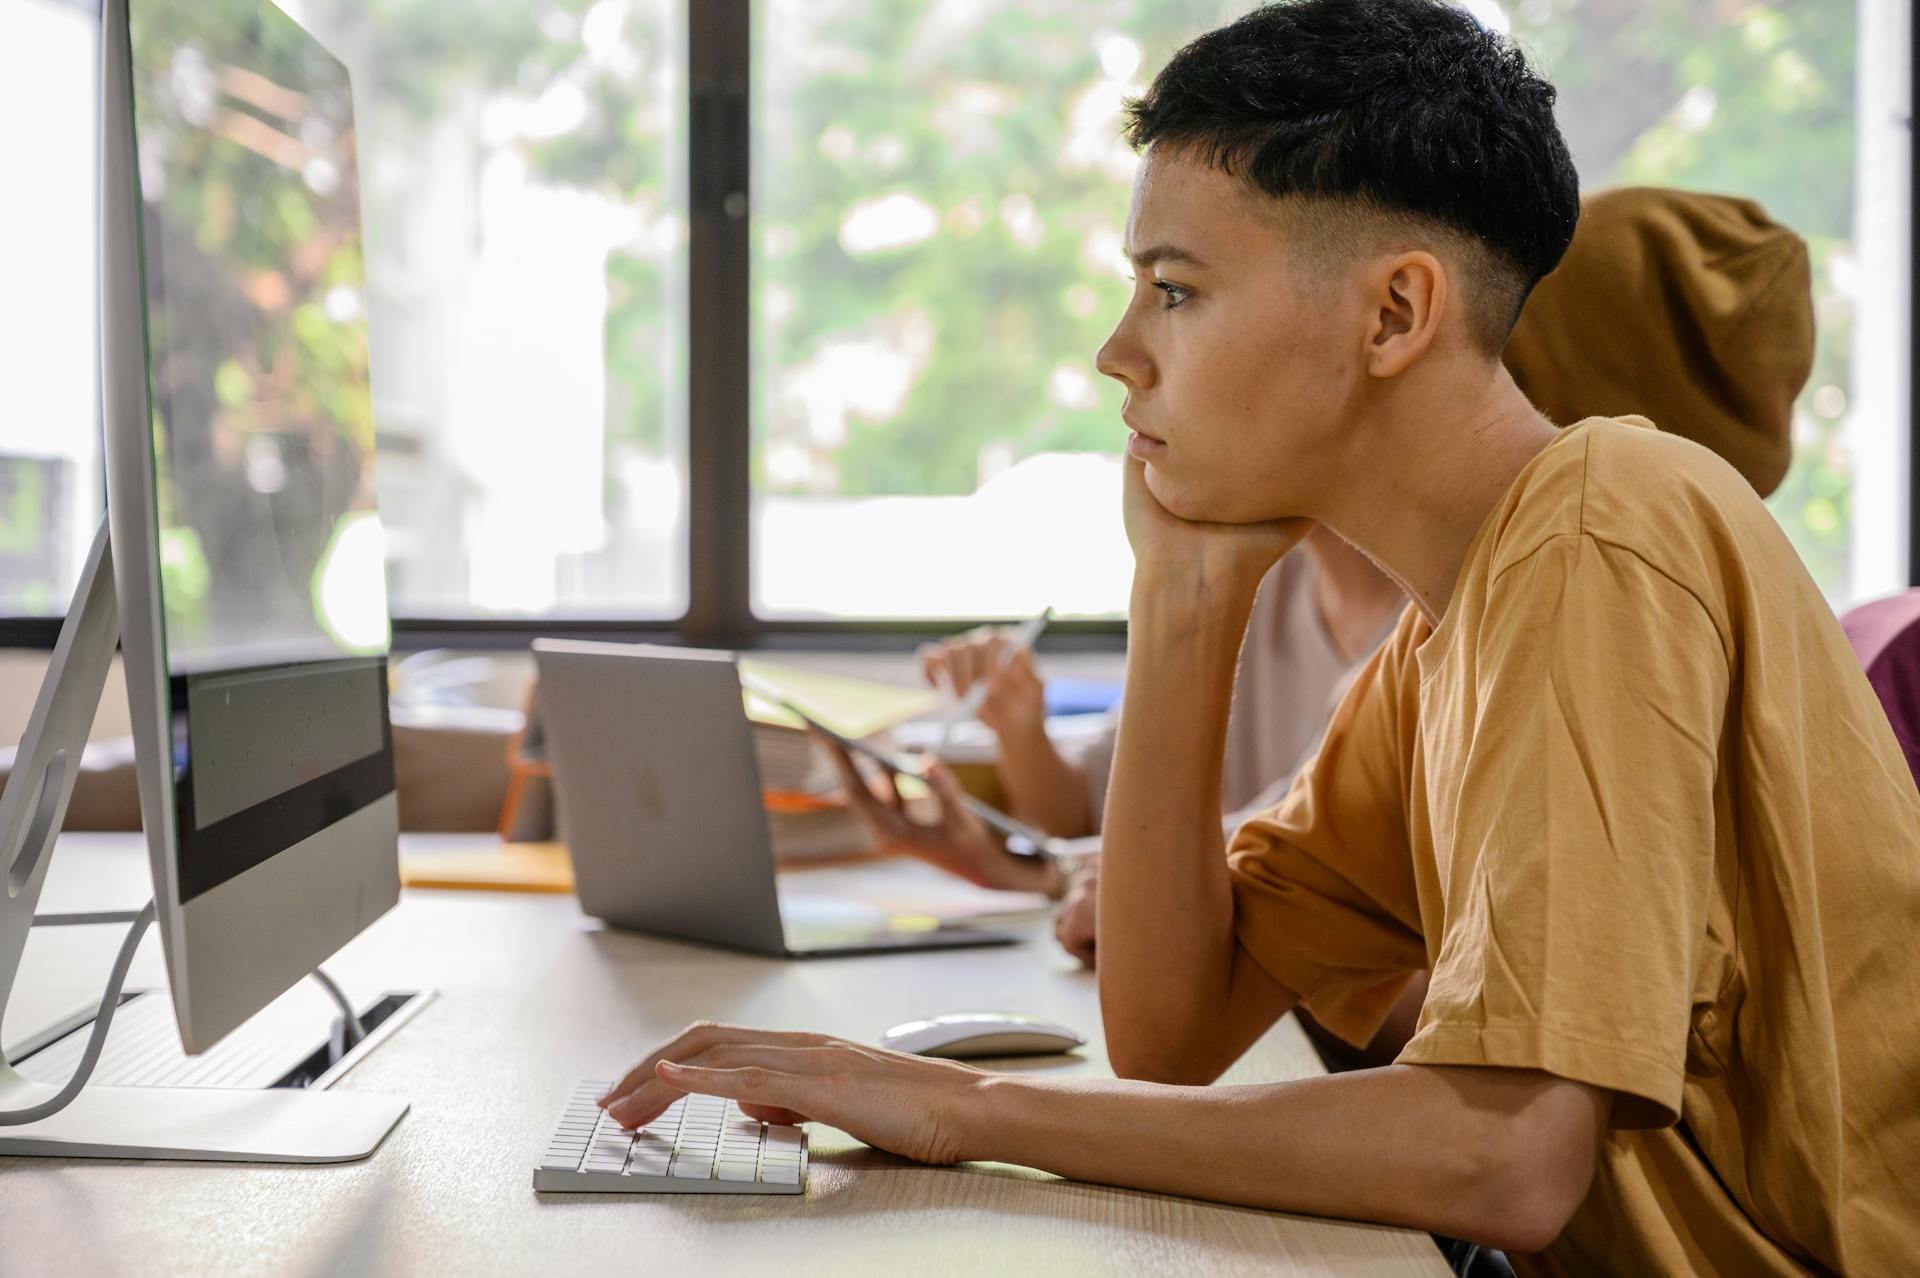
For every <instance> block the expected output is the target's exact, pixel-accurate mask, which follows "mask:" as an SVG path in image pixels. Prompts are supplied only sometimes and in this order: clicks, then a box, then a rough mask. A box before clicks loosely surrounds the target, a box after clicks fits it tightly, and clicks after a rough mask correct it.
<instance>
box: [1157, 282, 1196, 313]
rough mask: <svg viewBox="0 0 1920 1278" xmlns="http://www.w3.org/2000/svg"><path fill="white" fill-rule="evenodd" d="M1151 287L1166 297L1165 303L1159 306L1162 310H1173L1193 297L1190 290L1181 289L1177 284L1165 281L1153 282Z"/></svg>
mask: <svg viewBox="0 0 1920 1278" xmlns="http://www.w3.org/2000/svg"><path fill="white" fill-rule="evenodd" d="M1153 286H1154V287H1155V288H1157V289H1159V290H1160V291H1161V292H1162V293H1165V294H1166V295H1167V300H1166V302H1165V303H1163V304H1162V306H1161V309H1162V310H1168V311H1170V310H1173V309H1174V308H1175V307H1177V306H1179V305H1180V303H1182V302H1184V301H1186V300H1187V299H1188V298H1189V297H1192V296H1193V290H1192V289H1190V288H1182V287H1180V286H1179V285H1178V284H1174V283H1171V282H1169V281H1167V280H1155V281H1154V282H1153Z"/></svg>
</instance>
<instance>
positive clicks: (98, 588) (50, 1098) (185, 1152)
mask: <svg viewBox="0 0 1920 1278" xmlns="http://www.w3.org/2000/svg"><path fill="white" fill-rule="evenodd" d="M119 638H120V616H119V606H118V604H117V602H116V600H115V597H114V585H113V555H112V548H111V545H110V544H109V540H108V534H107V525H106V524H105V522H102V524H101V526H100V532H99V534H98V535H97V536H95V538H94V541H93V549H92V551H91V552H90V553H89V554H88V556H87V562H86V567H85V568H84V569H82V570H81V574H80V584H79V586H78V587H77V588H76V589H75V590H74V595H73V603H72V605H71V606H70V607H69V608H68V609H67V619H66V621H65V623H64V624H62V626H61V627H60V639H59V642H58V643H56V644H55V646H54V650H53V658H52V660H51V661H50V662H48V665H47V674H46V678H45V679H44V681H43V682H42V683H41V685H40V695H39V698H38V699H37V700H36V701H35V702H34V705H33V717H32V718H31V719H29V720H28V722H27V731H26V735H25V736H23V737H22V738H21V739H20V749H19V752H18V753H17V754H16V755H15V756H14V766H13V771H12V774H11V775H10V776H9V777H8V778H7V786H6V790H5V791H4V793H0V873H4V875H5V880H6V890H5V893H4V895H0V1018H4V1016H5V1014H6V1007H7V1002H8V1000H9V999H10V998H11V996H12V993H13V982H14V978H15V977H16V975H18V973H19V970H20V956H21V954H22V952H23V951H24V950H25V949H26V944H27V931H28V929H29V928H31V927H32V926H33V923H34V906H35V905H36V903H37V902H38V901H39V899H40V889H41V885H42V884H43V883H44V882H45V881H46V875H47V866H48V863H49V860H50V857H49V855H48V854H49V853H50V852H51V851H52V848H53V844H54V840H55V839H56V838H57V837H58V836H59V833H60V826H61V823H62V821H63V820H64V819H65V817H66V814H67V802H68V800H69V799H71V798H72V796H73V783H74V777H75V774H76V772H77V769H78V768H79V764H80V753H81V751H82V750H83V749H85V747H86V743H87V736H88V734H89V733H90V731H91V730H92V728H93V716H94V712H95V711H96V710H98V709H99V705H100V692H101V689H102V688H103V687H104V686H105V685H106V679H107V670H108V668H109V667H110V665H111V664H112V661H113V650H114V646H115V644H116V643H117V642H118V641H119ZM139 746H140V748H142V749H161V748H163V744H162V743H158V742H147V741H143V742H140V743H139ZM150 914H151V909H150V908H149V909H148V910H147V911H143V912H142V917H141V918H140V920H139V921H138V922H137V923H135V924H134V926H135V928H136V929H138V928H144V927H145V923H146V917H147V916H150ZM130 917H131V916H129V915H106V916H103V917H99V918H97V919H93V918H88V917H87V916H80V917H67V918H61V917H59V916H55V917H54V918H49V919H45V920H43V922H49V923H50V922H69V923H70V922H78V921H83V919H84V920H85V921H98V922H122V921H127V920H128V919H129V918H130ZM135 939H137V937H136V936H129V938H128V941H129V944H128V945H126V946H124V947H123V953H122V955H121V958H122V962H120V963H117V964H116V965H115V976H116V979H115V980H114V981H113V982H112V983H111V986H110V989H109V997H110V998H112V997H117V995H118V992H119V990H118V986H119V980H118V979H117V978H120V977H124V975H125V960H126V959H128V958H131V950H132V946H131V942H132V941H133V940H135ZM80 1068H81V1070H82V1071H85V1070H89V1069H90V1068H91V1061H87V1062H84V1063H83V1064H82V1065H81V1067H80ZM64 1090H65V1089H64V1088H61V1087H55V1086H53V1085H52V1084H48V1083H35V1082H32V1081H30V1080H28V1079H26V1078H23V1077H21V1076H20V1074H19V1073H18V1072H16V1071H15V1070H14V1068H13V1066H12V1065H11V1064H10V1063H9V1062H7V1061H6V1060H4V1059H0V1156H9V1155H19V1154H32V1155H43V1156H51V1157H64V1158H131V1159H156V1158H166V1159H194V1160H213V1161H219V1162H267V1163H337V1162H349V1161H351V1160H353V1159H356V1158H365V1157H366V1156H367V1155H368V1154H371V1153H372V1152H373V1151H374V1148H375V1147H376V1146H378V1145H379V1143H380V1141H381V1139H382V1138H384V1137H385V1136H386V1134H387V1132H388V1131H390V1130H392V1128H393V1125H394V1124H395V1123H397V1122H399V1121H400V1116H401V1115H402V1114H404V1113H406V1111H407V1103H406V1102H405V1101H404V1100H400V1099H398V1098H396V1097H391V1096H377V1095H371V1094H367V1093H359V1092H324V1091H304V1090H296V1089H285V1088H276V1089H271V1090H263V1091H243V1090H229V1089H221V1088H211V1087H89V1086H82V1087H81V1088H80V1089H79V1090H78V1091H77V1092H76V1093H75V1094H74V1095H73V1096H72V1097H71V1098H70V1099H69V1100H68V1101H67V1102H66V1103H65V1104H64V1105H61V1106H56V1102H59V1101H60V1100H61V1095H62V1093H63V1091H64ZM47 1108H53V1109H55V1111H56V1112H53V1113H50V1114H48V1116H46V1117H43V1118H40V1119H38V1120H36V1121H33V1122H29V1123H24V1124H22V1123H18V1122H12V1123H9V1122H7V1119H6V1116H7V1115H8V1114H14V1115H18V1114H20V1112H21V1111H25V1110H32V1109H47Z"/></svg>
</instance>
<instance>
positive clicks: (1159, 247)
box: [1133, 244, 1206, 271]
mask: <svg viewBox="0 0 1920 1278" xmlns="http://www.w3.org/2000/svg"><path fill="white" fill-rule="evenodd" d="M1156 262H1178V263H1180V264H1182V265H1184V266H1194V267H1201V268H1204V267H1205V266H1206V263H1205V262H1203V261H1201V260H1200V259H1199V258H1198V257H1197V256H1195V255H1194V254H1193V253H1190V252H1188V251H1187V250H1186V249H1183V248H1181V247H1180V246H1179V245H1178V244H1155V245H1154V246H1153V247H1152V248H1143V249H1141V250H1140V251H1139V252H1137V253H1135V254H1133V269H1135V270H1136V271H1144V270H1146V269H1147V268H1148V267H1150V266H1152V265H1153V264H1154V263H1156Z"/></svg>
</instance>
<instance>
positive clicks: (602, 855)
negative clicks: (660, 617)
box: [533, 639, 787, 954]
mask: <svg viewBox="0 0 1920 1278" xmlns="http://www.w3.org/2000/svg"><path fill="white" fill-rule="evenodd" d="M533 655H534V661H535V664H536V665H537V667H538V669H539V673H540V692H539V711H538V712H539V714H540V717H541V722H542V724H543V726H544V728H545V730H546V733H547V739H548V742H549V744H550V747H551V758H552V760H553V765H554V785H555V787H556V790H557V793H558V795H559V800H560V810H561V812H562V814H563V815H562V819H563V820H564V821H565V822H566V828H567V841H568V843H569V844H570V846H571V848H572V852H573V867H574V878H575V881H576V884H577V886H578V890H579V894H580V906H581V908H582V909H583V910H585V911H586V912H587V913H588V914H590V915H593V916H594V917H596V918H603V919H606V920H607V921H608V922H610V923H616V924H619V925H620V926H622V927H631V928H637V929H639V930H641V931H646V932H657V933H661V934H663V935H667V936H677V937H682V938H685V939H688V940H695V941H708V942H712V943H715V944H719V945H730V946H735V947H738V948H740V949H747V950H755V951H758V952H760V953H763V954H783V953H786V952H787V950H786V944H785V940H784V938H783V934H782V929H781V923H780V903H779V898H778V896H777V895H776V893H775V887H774V866H773V847H772V843H771V841H770V839H769V837H768V834H767V818H766V812H765V809H764V808H763V807H762V806H761V800H760V769H759V765H758V764H757V763H756V761H755V758H754V752H753V736H752V729H751V727H750V726H749V724H748V722H747V717H746V711H745V708H744V707H743V705H742V702H741V694H740V674H739V671H738V669H736V667H735V665H734V658H733V654H732V653H730V652H709V651H699V650H694V649H686V648H664V647H659V646H656V645H652V644H620V643H593V642H588V641H582V640H566V639H540V640H536V641H535V642H534V645H533Z"/></svg>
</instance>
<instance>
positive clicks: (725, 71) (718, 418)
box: [686, 0, 753, 644]
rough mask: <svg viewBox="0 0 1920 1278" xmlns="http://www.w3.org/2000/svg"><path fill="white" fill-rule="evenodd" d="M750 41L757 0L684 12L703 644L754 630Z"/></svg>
mask: <svg viewBox="0 0 1920 1278" xmlns="http://www.w3.org/2000/svg"><path fill="white" fill-rule="evenodd" d="M751 34H752V4H751V0H692V2H691V3H690V4H689V5H688V11H687V45H688V50H687V53H688V64H689V72H690V74H689V77H688V82H689V87H690V92H691V95H692V97H691V101H690V103H689V106H690V108H691V109H690V111H689V115H688V121H689V122H688V134H689V136H688V166H689V173H688V176H689V185H690V189H691V193H692V201H691V208H690V210H689V223H690V227H691V233H690V237H689V244H688V248H689V260H688V277H687V278H688V285H687V286H688V298H687V319H688V330H689V360H688V376H689V380H690V384H689V387H688V401H687V402H688V414H689V418H690V420H689V422H688V438H687V469H688V475H687V482H688V512H689V519H688V529H687V545H688V581H687V587H688V595H687V619H686V630H687V637H688V638H690V639H692V640H693V641H694V642H696V643H723V644H742V643H746V642H749V641H750V640H751V638H752V631H753V615H752V609H751V607H750V606H749V602H748V591H749V582H750V574H749V567H750V565H749V563H748V547H749V532H748V513H749V502H750V500H751V489H750V484H749V467H748V450H749V439H748V434H749V426H748V422H749V414H750V407H751V402H750V399H749V396H750V393H751V392H750V388H749V386H748V384H747V344H748V329H747V324H748V313H747V310H748V301H749V293H748V282H749V281H748V248H749V246H748V241H747V232H748V217H747V213H748V195H749V191H748V177H749V170H750V163H749V161H750V155H749V145H750V143H749V130H748V120H747V109H748V108H747V103H748V84H749V81H748V56H749V41H750V38H751Z"/></svg>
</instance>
